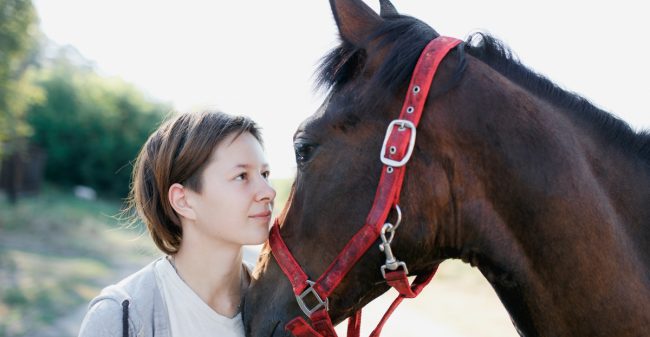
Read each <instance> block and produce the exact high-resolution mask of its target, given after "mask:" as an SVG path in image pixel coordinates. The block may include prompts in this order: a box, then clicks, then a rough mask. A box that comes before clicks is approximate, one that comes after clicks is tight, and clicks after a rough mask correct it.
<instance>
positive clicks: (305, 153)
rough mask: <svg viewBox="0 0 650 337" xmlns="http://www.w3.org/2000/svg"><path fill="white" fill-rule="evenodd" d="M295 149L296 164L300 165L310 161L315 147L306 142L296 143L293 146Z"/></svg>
mask: <svg viewBox="0 0 650 337" xmlns="http://www.w3.org/2000/svg"><path fill="white" fill-rule="evenodd" d="M293 148H294V150H295V152H296V163H298V165H300V164H304V163H306V162H307V161H309V158H310V157H311V154H312V150H313V149H314V145H312V144H309V143H304V142H296V143H295V144H294V145H293Z"/></svg>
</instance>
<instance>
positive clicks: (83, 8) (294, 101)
mask: <svg viewBox="0 0 650 337" xmlns="http://www.w3.org/2000/svg"><path fill="white" fill-rule="evenodd" d="M367 3H368V4H369V5H370V6H371V7H373V8H375V9H378V7H379V6H378V3H379V2H378V1H367ZM35 4H36V8H37V11H38V14H39V17H40V25H41V29H42V31H43V32H44V33H45V35H46V36H47V37H48V38H50V39H51V40H53V41H55V42H56V43H58V44H61V45H72V46H74V47H75V48H76V49H77V50H79V52H80V53H81V54H82V55H83V56H84V57H86V58H87V59H90V60H92V61H93V62H94V64H95V65H96V68H97V70H98V71H99V72H100V73H101V74H103V75H106V76H117V77H121V78H122V79H124V80H125V81H127V82H130V83H133V84H134V85H135V86H137V87H138V88H139V89H140V90H142V91H143V92H145V93H146V94H147V95H149V96H150V97H152V98H154V99H156V100H159V101H163V102H169V103H171V104H172V105H173V106H174V108H175V110H178V111H188V110H196V109H202V108H214V109H219V110H222V111H224V112H227V113H231V114H243V115H247V116H250V117H252V118H253V119H254V120H256V121H257V122H258V123H259V124H260V125H261V126H262V128H263V136H264V138H265V144H266V146H265V147H266V152H267V155H268V158H269V161H270V164H271V170H272V177H275V178H290V177H293V175H294V172H295V161H294V155H293V147H292V136H293V133H294V131H295V129H296V128H297V126H298V125H299V124H300V122H301V121H302V120H304V119H305V118H307V117H308V116H309V115H311V114H312V113H313V112H314V111H315V110H316V109H317V108H318V106H319V105H320V104H321V102H322V100H323V93H322V92H317V91H315V90H314V76H313V75H314V71H315V70H316V65H317V64H318V62H319V60H320V58H321V57H322V56H323V55H324V54H325V53H326V52H327V51H328V50H330V49H331V48H333V47H335V46H336V45H337V43H338V35H337V34H338V33H337V30H336V25H335V22H334V19H333V17H332V14H331V11H330V8H329V2H328V1H326V0H283V1H269V0H256V1H244V0H239V1H214V0H213V1H198V0H184V1H178V0H175V1H173V0H112V1H100V0H56V1H54V0H35ZM393 4H394V5H395V6H396V7H397V9H398V11H399V12H400V13H404V14H408V15H412V16H415V17H417V18H419V19H421V20H423V21H424V22H426V23H428V24H429V25H430V26H432V27H433V28H434V29H436V31H438V32H439V33H440V34H442V35H448V36H453V37H457V38H461V39H465V38H466V37H467V35H468V34H470V33H472V32H476V31H483V32H488V33H490V34H492V35H494V36H496V37H497V38H499V39H501V40H502V41H504V42H505V43H506V44H507V45H508V46H509V47H510V48H511V49H512V50H513V51H514V52H515V54H516V55H517V56H518V57H519V58H520V60H521V61H522V63H524V64H525V65H527V66H528V67H529V68H531V69H533V70H535V71H537V72H538V73H541V74H543V75H545V76H547V77H548V78H549V79H551V80H552V81H553V82H555V83H556V84H558V85H560V86H561V87H563V88H565V89H568V90H570V91H573V92H575V93H578V94H580V95H582V96H584V97H585V98H587V99H589V100H590V101H591V102H592V103H594V104H595V105H596V106H598V107H600V108H602V109H604V110H606V111H609V112H610V113H613V114H615V115H616V116H618V117H620V118H622V119H624V120H625V121H627V122H628V123H629V124H630V125H631V126H632V127H633V128H635V129H643V128H648V129H650V104H648V100H647V97H648V96H649V95H650V84H649V81H648V80H649V79H650V64H649V62H648V56H649V55H650V46H649V45H648V42H647V40H648V37H649V35H650V20H648V18H647V10H646V9H645V8H642V7H643V6H644V3H643V2H642V1H637V2H633V1H628V0H622V1H616V2H614V1H607V2H605V1H582V0H580V1H566V0H562V1H558V0H550V1H543V2H528V1H513V0H493V1H447V2H443V1H431V0H426V1H425V0H393Z"/></svg>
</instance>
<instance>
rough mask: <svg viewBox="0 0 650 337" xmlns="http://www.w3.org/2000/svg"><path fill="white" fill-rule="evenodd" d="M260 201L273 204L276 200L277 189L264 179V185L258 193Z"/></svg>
mask: <svg viewBox="0 0 650 337" xmlns="http://www.w3.org/2000/svg"><path fill="white" fill-rule="evenodd" d="M257 200H258V201H269V202H273V200H275V189H273V186H271V182H270V181H268V180H266V179H263V180H262V184H261V185H260V190H259V191H258V193H257Z"/></svg>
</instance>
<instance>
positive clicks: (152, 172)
mask: <svg viewBox="0 0 650 337" xmlns="http://www.w3.org/2000/svg"><path fill="white" fill-rule="evenodd" d="M245 132H248V133H250V134H252V135H253V136H254V137H255V138H256V139H257V140H258V141H259V142H260V144H262V138H261V135H260V130H259V127H258V126H257V124H255V122H253V121H252V120H251V119H250V118H248V117H244V116H232V115H228V114H225V113H222V112H216V111H202V112H197V113H183V114H178V115H176V116H174V117H172V118H171V119H169V120H167V121H166V122H164V123H163V124H162V125H161V126H160V127H159V128H158V129H157V130H156V131H154V132H153V133H152V134H151V136H149V139H148V140H147V142H146V143H145V144H144V146H143V147H142V150H141V151H140V154H139V155H138V158H137V159H136V161H135V165H134V168H133V177H132V185H131V191H130V194H129V199H128V200H129V204H128V207H127V209H128V210H135V211H136V212H137V213H136V214H137V216H138V217H139V219H140V220H142V221H143V222H144V223H145V225H146V226H147V228H148V229H149V233H150V234H151V237H152V238H153V241H154V243H155V244H156V246H158V248H159V249H160V250H162V251H163V252H165V253H166V254H174V253H176V252H177V251H178V248H179V246H180V243H181V238H182V236H183V229H182V227H181V222H180V219H179V218H178V215H177V214H176V212H175V211H174V209H173V208H172V206H171V204H170V203H169V199H168V197H167V192H168V191H169V187H170V186H171V185H173V184H175V183H181V184H183V186H185V187H187V188H190V189H191V190H193V191H196V192H201V185H202V184H201V183H202V181H201V176H202V174H203V170H204V169H205V167H206V165H207V164H208V162H209V160H210V158H211V154H212V152H213V150H214V149H215V148H216V147H217V146H218V145H219V144H220V143H221V142H222V141H223V140H224V139H226V138H227V137H229V136H230V135H232V134H236V135H237V136H239V135H241V134H242V133H245Z"/></svg>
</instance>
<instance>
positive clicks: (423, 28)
mask: <svg viewBox="0 0 650 337" xmlns="http://www.w3.org/2000/svg"><path fill="white" fill-rule="evenodd" d="M330 3H331V7H332V10H333V13H334V17H335V20H336V24H337V26H338V28H339V32H340V36H341V40H342V41H341V44H340V46H339V47H338V48H336V49H335V50H333V51H332V52H331V53H330V54H328V55H327V56H326V57H325V58H324V60H323V64H322V65H321V69H320V71H321V72H320V78H319V80H320V84H321V85H324V86H327V87H328V88H329V90H330V92H329V95H328V96H327V98H326V100H325V102H324V104H323V105H322V106H321V108H320V109H319V110H318V111H317V112H316V113H315V114H314V115H313V116H312V117H310V118H309V119H307V120H306V121H304V122H303V123H302V125H301V126H300V127H299V128H298V130H297V131H296V133H295V135H294V146H295V153H296V161H297V168H298V172H297V177H296V180H295V182H294V185H293V188H292V192H291V196H290V200H289V202H288V203H287V206H286V208H285V210H284V212H283V215H282V216H281V218H280V222H281V224H282V226H281V235H282V237H283V239H284V241H285V243H286V245H287V247H288V248H289V250H290V251H291V253H292V254H293V256H294V257H295V259H296V260H297V262H298V263H299V264H300V266H301V267H302V268H303V269H304V271H305V273H306V274H307V275H308V276H309V277H310V278H311V279H312V280H314V281H315V279H316V278H318V277H319V276H320V275H322V274H323V272H325V270H326V269H327V268H328V265H329V264H330V263H331V262H332V261H333V260H334V259H335V258H336V257H337V255H338V254H339V252H340V251H341V250H343V248H344V247H345V246H346V244H347V243H348V242H349V240H350V238H351V237H352V236H353V235H354V234H355V233H357V231H359V229H360V228H361V227H362V226H363V225H364V223H365V221H366V217H367V216H368V212H369V210H370V209H371V207H372V205H373V200H374V198H375V194H376V189H377V185H378V182H379V178H380V175H381V174H382V170H383V168H384V166H383V164H382V162H381V161H380V155H379V154H380V149H381V148H382V142H383V140H384V135H385V133H386V130H387V127H388V125H389V124H390V122H391V121H392V120H394V119H396V118H398V115H399V113H400V110H401V108H402V104H403V101H404V97H405V95H406V91H407V88H408V85H409V80H410V77H411V73H412V71H413V69H414V67H415V65H416V62H417V60H418V57H419V56H420V53H421V51H422V50H423V48H424V47H425V46H426V45H427V43H428V42H429V41H430V40H432V39H434V38H436V37H437V36H438V34H437V33H436V32H435V31H434V30H433V29H432V28H431V27H429V26H428V25H426V24H424V23H423V22H421V21H419V20H417V19H414V18H411V17H407V16H401V15H399V14H397V12H396V11H395V10H394V8H393V7H392V5H390V4H389V3H388V2H382V13H381V15H377V14H376V13H375V12H374V11H373V10H372V9H371V8H369V7H368V6H367V5H365V4H364V3H363V2H362V1H360V0H338V1H337V0H331V1H330ZM461 49H462V48H461ZM464 67H465V62H464V55H463V51H462V50H453V51H452V52H451V53H450V54H449V55H448V56H447V57H446V59H445V60H444V62H442V64H441V65H440V67H439V70H438V72H437V74H436V76H435V78H434V80H433V82H432V85H431V90H430V92H429V98H428V100H427V104H426V105H425V110H424V112H423V115H422V120H421V122H420V126H419V127H418V132H417V141H416V143H415V148H414V150H413V155H412V157H411V159H410V161H409V162H408V165H407V170H406V176H405V180H404V183H403V185H402V192H401V196H400V202H399V205H400V207H401V211H402V217H403V219H404V220H403V224H402V225H401V227H400V229H399V230H398V231H397V234H396V236H395V240H394V241H393V243H392V249H393V252H394V253H395V255H396V256H397V257H398V258H399V259H400V260H403V261H404V262H406V264H407V265H408V270H409V273H410V274H411V275H420V274H425V273H427V272H430V271H431V270H432V269H433V268H435V267H436V266H437V264H438V263H439V262H440V261H441V260H442V259H444V258H445V257H448V256H450V255H456V256H458V255H459V254H460V252H459V251H458V250H460V247H459V245H458V242H459V236H460V235H464V234H463V233H459V232H458V230H457V229H458V228H459V227H458V226H457V222H458V221H459V219H460V217H459V211H460V210H459V209H458V202H457V201H458V200H456V198H457V197H458V196H459V195H460V194H462V195H464V196H470V197H471V196H474V197H476V198H477V199H481V195H480V194H481V193H482V191H481V190H480V187H479V186H478V185H475V183H477V181H476V180H475V177H474V176H472V175H471V174H460V173H459V170H460V168H461V167H460V166H462V165H467V163H464V162H463V158H465V157H464V156H465V155H463V154H461V153H460V152H459V151H458V145H459V143H460V144H462V145H463V146H464V147H465V149H466V150H468V151H470V152H471V151H474V152H480V151H481V150H482V148H481V145H480V143H479V142H476V139H475V138H466V139H463V138H462V135H463V131H464V128H471V127H472V124H474V123H476V122H477V121H476V120H475V116H477V115H480V110H481V108H483V107H481V106H474V107H473V108H472V109H473V110H472V109H466V108H465V107H463V106H462V105H463V103H464V102H463V100H460V99H459V98H458V97H460V96H459V95H461V93H460V92H461V91H464V92H465V95H467V92H474V94H475V95H478V96H481V95H491V94H497V95H498V93H495V92H492V91H491V90H489V89H488V90H481V91H476V90H475V88H470V87H467V86H471V84H468V85H466V86H464V87H462V86H460V85H459V83H460V82H461V81H460V80H461V77H462V76H465V75H464V72H463V71H464V70H465V68H464ZM462 79H463V82H464V80H465V78H464V77H463V78H462ZM494 91H496V89H495V90H494ZM465 97H467V96H465ZM452 102H453V103H454V105H452ZM464 153H467V152H464ZM460 185H462V186H463V187H462V191H459V190H456V187H457V186H460ZM459 193H460V194H459ZM395 213H396V212H391V214H390V215H389V219H390V221H394V220H395V217H396V214H395ZM483 215H485V214H483ZM472 216H473V217H475V218H480V217H481V216H482V214H480V213H477V214H473V215H472ZM379 242H380V241H379V240H378V241H377V242H376V243H375V244H373V245H372V247H371V248H370V249H369V250H368V251H367V252H366V253H365V254H364V255H363V256H362V257H361V259H360V260H359V261H358V262H357V263H356V265H355V266H354V267H353V268H352V269H351V270H350V271H349V273H347V274H346V275H345V278H344V279H343V281H342V283H341V284H340V285H339V286H338V287H337V288H336V289H334V290H333V292H332V293H331V295H330V296H329V313H330V315H331V317H332V320H333V321H334V322H335V323H336V322H340V321H341V320H343V319H344V318H346V317H348V316H350V315H351V314H352V313H353V312H354V311H355V310H357V309H359V308H360V307H362V306H364V305H365V304H367V303H368V302H370V301H371V300H373V299H374V298H376V297H377V296H379V295H380V294H382V293H383V292H385V291H386V290H387V289H388V286H387V283H386V281H385V280H384V278H383V277H382V273H381V272H380V266H382V265H383V264H384V262H385V256H384V254H382V253H381V252H380V250H379V249H377V247H378V245H379ZM256 276H257V278H258V279H257V281H254V283H253V284H252V286H251V288H250V290H249V292H248V294H247V297H246V300H245V309H244V319H245V324H246V328H247V332H248V333H249V334H250V335H252V336H268V335H284V334H286V332H285V331H284V326H285V324H286V323H287V322H288V321H289V320H291V319H293V318H294V317H296V316H300V315H303V313H302V312H301V309H300V308H299V306H298V304H296V299H295V296H294V294H293V292H292V288H291V285H290V283H289V282H288V281H287V277H286V276H285V274H283V272H282V270H281V269H280V267H279V266H278V263H277V261H276V260H275V259H274V258H273V256H272V255H271V254H270V251H269V247H268V246H267V247H265V249H264V250H263V252H262V256H261V260H260V262H259V264H258V266H257V270H256Z"/></svg>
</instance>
